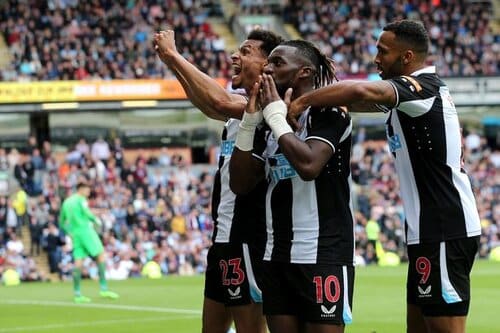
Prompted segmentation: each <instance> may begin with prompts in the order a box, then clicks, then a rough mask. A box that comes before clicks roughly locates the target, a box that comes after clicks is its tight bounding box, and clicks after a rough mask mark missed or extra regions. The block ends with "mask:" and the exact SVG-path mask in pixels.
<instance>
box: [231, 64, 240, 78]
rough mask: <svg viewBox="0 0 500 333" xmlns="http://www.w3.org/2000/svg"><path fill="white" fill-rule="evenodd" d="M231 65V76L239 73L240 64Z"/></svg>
mask: <svg viewBox="0 0 500 333" xmlns="http://www.w3.org/2000/svg"><path fill="white" fill-rule="evenodd" d="M232 67H233V77H235V76H238V75H240V73H241V67H240V65H238V64H235V63H233V64H232Z"/></svg>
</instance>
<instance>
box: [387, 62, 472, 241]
mask: <svg viewBox="0 0 500 333" xmlns="http://www.w3.org/2000/svg"><path fill="white" fill-rule="evenodd" d="M388 82H390V83H391V84H392V85H393V87H394V90H395V91H396V95H397V102H396V105H395V107H394V108H393V109H392V110H391V111H390V113H389V117H388V119H387V124H386V125H387V126H386V132H387V137H388V142H389V148H390V150H391V152H392V153H393V155H394V157H395V164H396V170H397V173H398V175H399V180H400V188H401V196H402V199H403V205H404V210H405V215H406V223H405V229H406V241H407V243H408V244H420V243H427V242H441V241H445V240H450V239H458V238H466V237H473V236H477V235H479V234H480V233H481V227H480V223H479V214H478V211H477V207H476V202H475V199H474V195H473V193H472V187H471V183H470V181H469V178H468V177H467V174H466V173H465V171H464V170H463V169H462V168H461V164H460V158H461V134H460V125H459V122H458V115H457V111H456V109H455V106H454V104H453V100H452V98H451V96H450V92H449V90H448V87H447V86H446V85H445V84H444V83H443V82H442V81H441V80H440V79H439V77H438V76H437V75H436V70H435V67H433V66H432V67H426V68H424V69H421V70H419V71H417V72H415V73H413V74H412V75H411V76H400V77H397V78H394V79H391V80H389V81H388Z"/></svg>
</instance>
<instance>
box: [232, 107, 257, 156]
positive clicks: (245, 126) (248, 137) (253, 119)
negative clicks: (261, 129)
mask: <svg viewBox="0 0 500 333" xmlns="http://www.w3.org/2000/svg"><path fill="white" fill-rule="evenodd" d="M262 119H263V115H262V112H254V113H248V112H245V113H243V118H242V119H241V122H240V125H239V129H238V134H237V136H236V142H235V146H236V147H237V148H238V149H239V150H241V151H250V150H252V149H253V139H254V136H255V128H256V127H257V125H258V124H260V122H261V121H262Z"/></svg>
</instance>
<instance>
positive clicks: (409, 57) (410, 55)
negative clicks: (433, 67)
mask: <svg viewBox="0 0 500 333" xmlns="http://www.w3.org/2000/svg"><path fill="white" fill-rule="evenodd" d="M414 58H415V53H414V52H413V51H412V50H406V51H405V53H404V54H403V64H405V65H408V64H409V63H411V62H412V61H413V60H414Z"/></svg>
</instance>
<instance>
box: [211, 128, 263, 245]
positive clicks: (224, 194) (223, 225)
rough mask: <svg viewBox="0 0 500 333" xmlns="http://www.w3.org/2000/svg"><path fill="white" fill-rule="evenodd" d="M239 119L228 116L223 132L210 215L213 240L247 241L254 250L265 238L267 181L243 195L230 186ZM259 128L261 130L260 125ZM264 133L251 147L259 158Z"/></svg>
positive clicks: (259, 135) (216, 241)
mask: <svg viewBox="0 0 500 333" xmlns="http://www.w3.org/2000/svg"><path fill="white" fill-rule="evenodd" d="M239 123H240V121H239V120H237V119H229V120H228V121H227V122H226V124H225V126H224V131H223V132H222V142H221V148H220V150H221V151H220V156H219V168H218V170H217V173H216V174H215V179H214V187H213V190H212V218H213V221H214V232H213V235H212V241H213V242H214V243H235V242H238V243H248V244H249V245H250V246H252V247H253V248H254V249H256V251H257V252H259V251H263V250H264V244H265V239H266V231H265V220H264V219H265V215H264V197H265V191H266V188H267V182H266V181H265V180H263V181H262V182H261V183H259V184H258V185H257V186H256V187H255V189H254V190H252V191H251V192H250V193H248V194H246V195H236V194H234V193H233V192H232V191H231V189H230V188H229V162H230V160H231V154H232V152H233V149H234V144H235V141H236V135H237V133H238V126H239ZM259 130H261V129H260V128H259ZM262 137H263V136H262V135H261V134H259V133H257V134H256V142H254V147H255V149H254V151H256V152H258V154H256V155H258V156H259V158H261V155H262V150H263V149H264V146H263V143H260V142H257V140H258V138H262Z"/></svg>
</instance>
